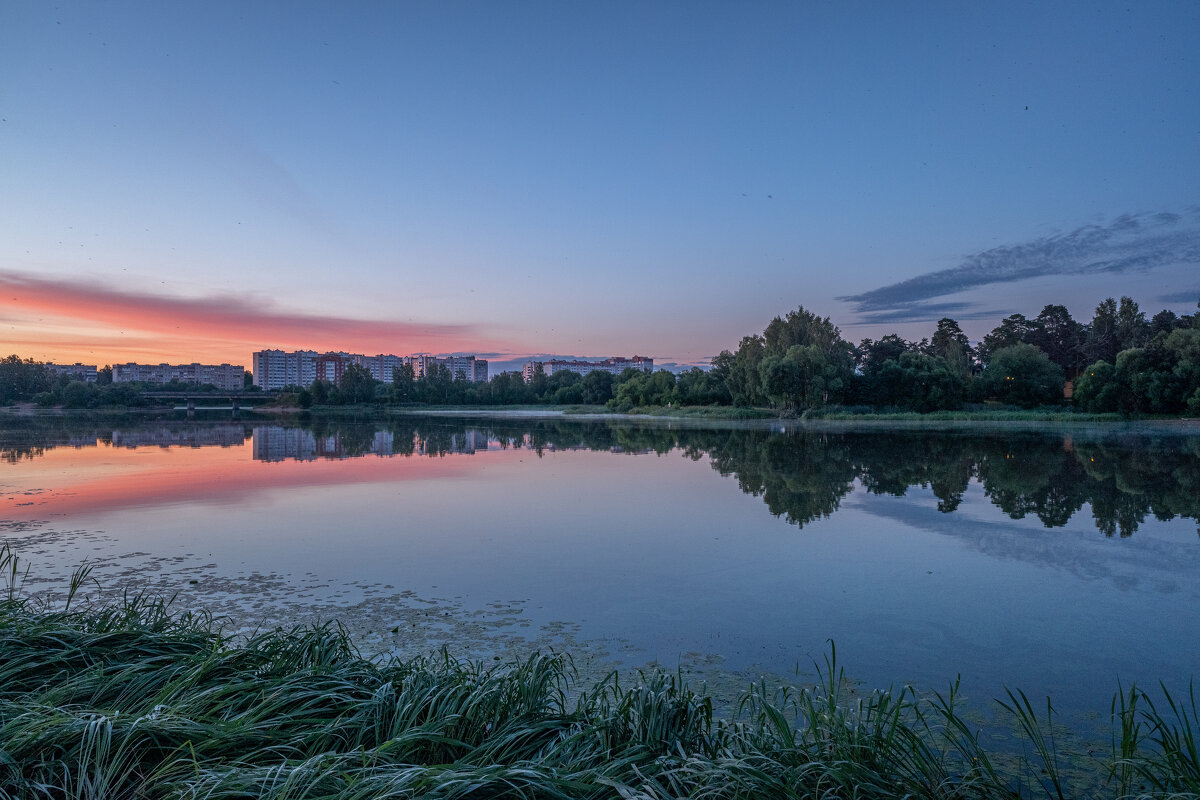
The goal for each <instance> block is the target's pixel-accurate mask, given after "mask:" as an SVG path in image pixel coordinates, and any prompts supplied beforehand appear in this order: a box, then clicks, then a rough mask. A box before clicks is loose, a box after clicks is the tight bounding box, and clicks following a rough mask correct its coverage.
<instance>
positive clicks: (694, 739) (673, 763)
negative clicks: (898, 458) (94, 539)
mask: <svg viewBox="0 0 1200 800" xmlns="http://www.w3.org/2000/svg"><path fill="white" fill-rule="evenodd" d="M0 555H2V554H0ZM0 560H3V559H2V558H0ZM5 566H8V564H5ZM86 577H87V576H86V573H82V574H78V575H77V578H76V581H75V582H74V586H76V587H77V586H78V585H80V584H81V583H82V582H83V581H84V580H86ZM0 589H8V590H9V591H7V592H5V593H0V752H3V753H4V758H3V759H2V760H0V790H2V791H3V792H4V793H5V796H16V797H23V796H35V795H37V796H40V795H42V794H44V793H49V795H50V796H56V795H60V794H61V795H64V796H73V794H72V792H74V791H76V790H79V789H80V788H81V787H86V791H85V792H84V795H86V796H95V797H164V798H165V797H196V796H205V797H218V796H219V797H232V796H237V797H248V798H283V797H298V796H321V797H327V798H345V799H346V800H350V798H377V797H410V796H438V797H483V796H487V797H522V798H526V797H538V798H542V797H545V798H578V797H591V798H614V800H615V799H616V798H634V797H637V798H660V797H684V796H687V797H691V796H705V797H721V798H724V797H730V798H733V797H796V798H799V797H816V796H822V797H829V796H839V797H841V796H851V795H852V796H855V797H859V798H894V797H917V798H935V797H936V798H946V797H964V798H965V797H972V798H1009V799H1010V800H1012V798H1032V797H1040V796H1042V795H1044V794H1048V795H1049V796H1052V797H1054V796H1057V797H1064V796H1081V797H1082V796H1088V797H1113V798H1118V797H1129V796H1138V797H1163V798H1165V797H1173V798H1181V797H1196V796H1197V793H1200V763H1198V762H1197V758H1196V750H1195V746H1194V742H1195V737H1196V734H1197V733H1200V724H1197V716H1196V706H1195V701H1194V697H1193V698H1192V699H1191V700H1190V704H1189V701H1188V699H1187V698H1185V697H1176V698H1172V697H1171V696H1170V695H1167V696H1166V697H1161V698H1151V696H1150V695H1148V694H1146V693H1143V692H1141V691H1140V690H1138V689H1136V688H1130V689H1129V690H1128V691H1127V692H1123V693H1120V694H1118V695H1117V697H1116V699H1114V704H1113V740H1112V741H1113V747H1112V749H1111V751H1110V752H1096V751H1095V750H1092V751H1090V752H1084V751H1081V752H1073V751H1072V750H1071V749H1070V747H1069V745H1068V740H1067V739H1065V738H1064V737H1063V736H1062V732H1061V731H1058V730H1056V726H1055V725H1054V723H1053V719H1052V717H1051V712H1050V704H1049V701H1047V704H1046V708H1045V709H1044V710H1043V709H1042V707H1041V704H1040V703H1033V702H1031V701H1029V700H1028V699H1026V698H1025V696H1024V695H1022V694H1020V693H1017V692H1013V693H1010V694H1009V695H1008V696H1007V697H1006V698H1004V699H1003V702H1002V707H1003V708H1004V709H1005V711H1006V712H1007V713H1008V715H1009V717H1010V720H1011V725H1012V733H1013V736H1014V737H1015V741H1010V742H1008V743H1007V744H1006V745H1005V746H1003V747H997V746H993V745H988V744H987V743H985V740H984V739H983V738H982V737H981V736H980V735H979V733H978V732H977V725H976V723H975V722H973V721H972V720H971V719H969V718H967V717H964V716H963V715H962V712H961V710H960V709H959V708H957V707H956V703H955V701H956V690H955V688H954V687H951V689H950V690H949V691H948V692H947V693H946V694H932V695H930V696H928V697H920V696H918V695H916V694H915V693H914V692H913V691H912V690H911V689H908V688H903V689H895V690H885V691H876V692H856V691H855V689H854V688H853V686H851V685H850V684H847V683H846V682H845V681H844V680H843V674H842V672H841V669H840V667H839V666H838V664H837V662H836V659H835V657H834V653H832V652H831V654H830V656H829V658H828V660H827V663H826V665H825V669H824V673H823V675H822V680H821V682H820V683H819V684H818V685H816V686H812V687H803V688H797V689H788V690H782V691H779V692H775V691H771V690H769V689H766V688H764V687H762V686H752V687H751V688H750V689H749V690H748V691H747V692H746V693H745V694H744V695H743V697H742V698H741V699H740V701H739V702H738V703H737V704H736V705H735V706H734V709H733V713H732V715H731V716H730V717H723V716H722V715H720V714H718V713H714V706H713V702H712V700H711V699H710V698H709V697H707V696H706V695H705V694H704V693H703V692H699V691H695V690H693V689H692V688H690V687H688V686H687V685H686V684H685V683H684V682H683V681H682V680H681V679H680V678H679V676H678V675H673V674H670V673H665V672H644V673H641V674H640V676H639V677H638V678H637V679H636V682H625V681H622V680H620V679H618V678H617V677H615V676H614V677H610V678H609V679H605V680H602V681H600V682H598V683H595V684H591V685H579V684H578V683H577V682H576V679H575V676H574V673H573V670H572V666H571V661H570V657H569V655H565V654H541V655H533V656H531V657H529V658H526V659H524V660H522V661H519V662H513V663H508V664H503V665H500V666H491V667H485V666H483V665H481V664H472V663H465V662H461V661H458V660H455V659H454V658H453V657H452V656H451V655H450V654H447V653H445V652H442V653H438V654H431V655H428V656H418V657H410V658H405V659H392V660H388V661H385V662H377V661H371V660H367V659H364V658H362V657H361V656H360V655H359V654H358V653H357V651H356V650H355V648H354V646H353V644H352V643H351V641H350V640H349V638H348V637H347V635H346V634H345V632H344V631H342V630H341V629H340V628H339V627H338V626H337V625H336V624H328V625H324V626H318V627H310V628H297V629H293V630H281V629H277V630H274V631H271V632H267V633H262V634H259V635H254V636H251V637H250V638H248V639H243V640H240V641H235V640H233V639H231V638H229V637H228V636H226V635H224V634H223V633H222V631H221V623H220V621H217V620H213V619H211V618H209V617H208V616H206V615H205V614H204V613H203V612H202V611H200V612H189V613H177V612H173V611H172V610H171V609H170V607H169V606H168V605H167V604H165V603H162V602H159V601H155V600H150V599H146V598H141V597H136V598H133V599H127V600H125V601H124V602H120V603H116V604H107V605H96V604H89V603H83V602H80V601H78V600H74V601H73V600H72V599H71V598H68V600H67V601H66V603H65V605H63V606H62V607H54V608H51V607H49V606H47V605H45V604H42V603H39V602H36V601H34V600H33V599H31V598H27V597H20V596H18V595H17V593H15V592H14V591H13V586H12V583H11V581H10V582H9V583H8V584H7V586H4V585H0ZM1152 699H1157V700H1158V702H1159V704H1160V707H1162V708H1164V710H1165V709H1171V713H1163V714H1160V713H1159V712H1158V711H1157V709H1156V707H1155V706H1154V705H1153V704H1152V702H1151V701H1152ZM1181 701H1182V702H1181Z"/></svg>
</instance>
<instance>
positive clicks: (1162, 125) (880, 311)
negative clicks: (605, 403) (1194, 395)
mask: <svg viewBox="0 0 1200 800" xmlns="http://www.w3.org/2000/svg"><path fill="white" fill-rule="evenodd" d="M1122 295H1128V296H1131V297H1133V298H1134V300H1136V301H1137V302H1138V303H1139V304H1140V306H1141V307H1142V309H1143V310H1146V311H1148V312H1149V313H1151V314H1153V313H1154V312H1156V311H1158V310H1160V309H1163V308H1168V309H1171V310H1174V311H1176V312H1177V313H1188V312H1191V311H1194V310H1195V308H1196V303H1197V300H1198V299H1200V3H1195V2H1193V1H1192V0H1186V1H1181V2H1137V3H1129V2H1124V3H1104V2H1101V3H1095V2H1090V3H1076V2H1056V3H1045V2H1034V3H1022V2H994V3H990V2H978V3H975V2H973V3H962V2H946V3H938V2H927V3H903V4H901V3H892V2H873V3H865V2H852V1H850V2H838V3H815V2H798V1H797V2H750V3H732V2H725V3H708V2H699V1H698V0H693V1H690V2H678V3H675V2H619V1H618V0H613V1H612V2H602V3H600V2H578V3H562V2H505V3H495V2H454V1H453V0H449V1H446V2H418V1H417V0H413V1H412V2H392V1H390V0H389V2H344V3H341V2H339V3H334V2H305V1H304V0H296V1H295V2H293V1H291V0H289V2H287V3H283V2H254V1H253V0H248V1H247V2H171V3H163V2H158V0H154V1H153V2H122V1H121V0H114V1H113V2H104V3H96V2H86V3H75V2H59V3H53V2H47V1H46V0H7V1H6V2H5V3H3V5H2V6H0V351H3V352H4V353H6V354H7V353H9V352H12V353H16V354H18V355H21V356H22V357H31V358H35V359H37V360H49V361H56V362H67V363H70V362H75V361H82V362H84V363H97V364H101V365H103V364H109V363H121V362H125V361H150V362H155V363H157V362H160V361H168V362H192V361H200V362H229V363H240V364H244V365H249V364H250V353H251V352H252V351H255V350H260V349H265V348H281V349H285V350H291V349H301V348H303V349H315V350H321V351H324V350H344V351H348V352H357V353H365V354H376V353H396V354H400V355H405V354H409V353H436V354H445V353H452V352H453V353H474V354H478V355H480V356H481V357H487V358H490V360H491V361H492V363H493V366H492V371H493V373H494V372H496V371H497V369H499V368H506V367H507V368H511V367H519V365H520V364H521V363H523V361H524V360H526V359H528V358H531V357H546V356H551V355H558V356H576V357H605V356H611V355H624V356H631V355H634V354H638V355H645V356H652V357H654V358H655V360H656V364H658V365H661V366H668V367H674V368H679V367H686V366H690V365H703V364H707V363H708V361H709V359H711V358H712V356H714V355H716V354H717V353H719V352H720V351H721V350H723V349H730V350H732V349H736V347H737V344H738V342H739V341H740V339H741V338H742V337H743V336H746V335H750V334H753V333H757V332H760V331H762V329H763V328H764V327H765V326H766V324H767V322H769V321H770V319H771V318H772V317H775V316H777V315H782V314H785V313H787V312H788V311H791V310H793V309H795V308H797V307H799V306H803V307H804V308H806V309H808V310H809V311H812V312H814V313H816V314H818V315H820V316H828V317H830V318H831V319H832V321H833V322H834V323H835V324H837V325H838V326H839V327H840V328H841V330H842V333H843V335H844V336H845V337H846V338H847V339H850V340H851V341H859V340H861V339H862V338H864V337H868V336H869V337H873V338H878V337H879V336H882V335H884V334H887V333H899V334H901V335H903V336H905V337H906V338H910V339H919V338H921V337H923V336H928V335H929V334H930V333H932V331H933V329H934V327H935V325H936V321H937V320H938V319H939V318H941V317H945V316H949V317H952V318H954V319H956V320H958V321H959V323H960V324H961V325H962V327H963V329H964V330H965V331H966V332H967V333H968V335H969V336H970V337H971V338H972V339H973V340H978V339H979V338H981V337H982V336H983V335H984V334H985V333H987V332H988V331H989V330H990V329H991V328H992V327H994V326H995V325H996V324H997V323H998V322H999V321H1000V319H1002V318H1003V317H1004V316H1007V315H1008V314H1012V313H1023V314H1026V315H1027V316H1031V317H1032V316H1034V315H1036V314H1037V313H1038V312H1039V311H1040V310H1041V308H1042V307H1043V306H1044V305H1046V304H1050V303H1060V304H1063V305H1065V306H1067V308H1068V309H1069V310H1070V311H1071V312H1072V314H1073V315H1074V316H1075V317H1076V319H1079V320H1081V321H1084V322H1086V321H1088V320H1090V319H1091V316H1092V313H1093V311H1094V309H1095V306H1096V304H1097V303H1098V302H1099V301H1100V300H1102V299H1104V298H1105V297H1109V296H1112V297H1119V296H1122Z"/></svg>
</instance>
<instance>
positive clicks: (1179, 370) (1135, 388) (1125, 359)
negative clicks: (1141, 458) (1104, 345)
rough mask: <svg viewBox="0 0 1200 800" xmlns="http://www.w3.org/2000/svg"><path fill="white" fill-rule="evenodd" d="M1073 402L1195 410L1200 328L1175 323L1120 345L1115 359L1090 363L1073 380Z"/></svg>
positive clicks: (1129, 409) (1136, 410)
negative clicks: (1144, 340) (1141, 343)
mask: <svg viewBox="0 0 1200 800" xmlns="http://www.w3.org/2000/svg"><path fill="white" fill-rule="evenodd" d="M1075 402H1076V403H1077V404H1078V405H1079V406H1080V407H1081V408H1083V409H1085V410H1088V411H1100V412H1103V411H1118V412H1120V413H1122V414H1183V413H1187V414H1194V413H1197V412H1200V329H1198V328H1182V327H1180V328H1175V329H1174V330H1172V331H1171V332H1170V333H1165V334H1164V333H1160V334H1159V335H1158V336H1156V337H1155V338H1154V340H1153V341H1151V342H1150V343H1149V344H1148V345H1147V346H1145V347H1135V348H1130V349H1128V350H1123V351H1121V352H1120V353H1118V354H1117V360H1116V364H1115V365H1113V364H1108V363H1107V362H1103V361H1101V362H1097V363H1096V364H1093V365H1092V366H1091V367H1089V368H1088V369H1087V370H1086V371H1085V373H1084V375H1082V376H1081V377H1080V379H1079V381H1078V382H1077V383H1076V387H1075Z"/></svg>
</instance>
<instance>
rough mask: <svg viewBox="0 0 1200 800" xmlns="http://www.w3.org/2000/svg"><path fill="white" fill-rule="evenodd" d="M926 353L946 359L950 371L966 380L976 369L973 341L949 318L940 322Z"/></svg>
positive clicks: (944, 318) (943, 318)
mask: <svg viewBox="0 0 1200 800" xmlns="http://www.w3.org/2000/svg"><path fill="white" fill-rule="evenodd" d="M925 352H926V353H927V354H928V355H931V356H934V357H935V358H941V359H945V361H946V364H947V365H949V367H950V369H952V370H953V371H954V372H955V373H956V374H958V375H959V376H961V377H962V378H964V379H965V378H966V377H967V376H968V375H970V374H971V372H972V371H973V369H974V367H975V350H974V349H973V348H972V347H971V340H970V339H968V338H967V335H966V334H965V333H963V331H962V328H960V327H959V326H958V323H957V322H955V321H954V320H952V319H950V318H949V317H942V318H941V319H939V320H938V324H937V330H935V331H934V332H933V336H932V337H931V338H930V340H929V344H928V346H927V347H926V348H925Z"/></svg>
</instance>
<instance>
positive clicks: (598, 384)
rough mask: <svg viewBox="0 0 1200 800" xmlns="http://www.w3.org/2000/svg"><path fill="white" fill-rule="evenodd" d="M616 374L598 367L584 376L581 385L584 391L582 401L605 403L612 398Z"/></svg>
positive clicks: (592, 403) (594, 403)
mask: <svg viewBox="0 0 1200 800" xmlns="http://www.w3.org/2000/svg"><path fill="white" fill-rule="evenodd" d="M615 377H616V376H615V375H613V374H612V373H611V372H606V371H604V370H600V369H596V370H592V371H591V372H589V373H588V374H587V375H584V376H583V381H581V382H580V387H581V389H582V391H583V399H582V400H581V402H583V403H587V404H589V405H603V404H605V403H607V402H608V401H609V400H611V399H612V396H613V380H614V378H615Z"/></svg>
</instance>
